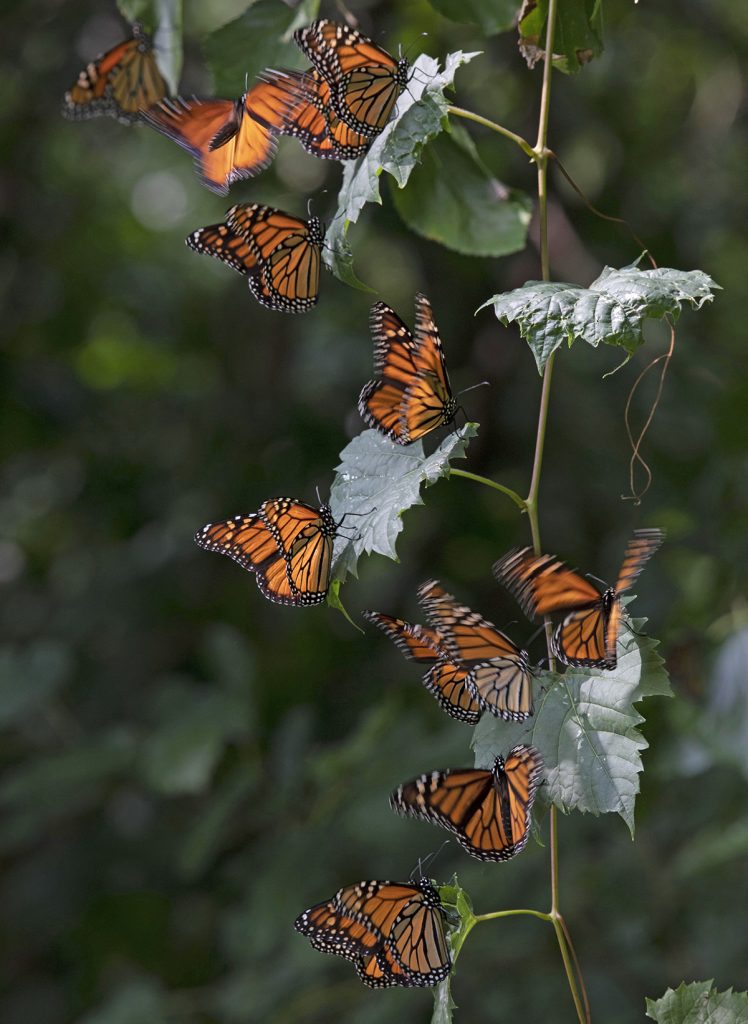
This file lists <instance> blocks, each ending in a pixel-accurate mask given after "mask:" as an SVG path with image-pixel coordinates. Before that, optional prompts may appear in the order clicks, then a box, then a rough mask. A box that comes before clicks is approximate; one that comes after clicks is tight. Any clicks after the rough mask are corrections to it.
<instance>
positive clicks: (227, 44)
mask: <svg viewBox="0 0 748 1024" xmlns="http://www.w3.org/2000/svg"><path fill="white" fill-rule="evenodd" d="M318 8H319V0H316V2H315V3H310V2H309V0H307V2H306V3H304V4H302V10H293V9H291V7H289V6H288V5H287V4H285V3H283V2H282V0H258V2H257V3H253V4H252V5H251V6H250V7H249V9H248V10H246V11H245V12H244V14H242V15H240V16H239V17H238V18H235V19H234V21H231V22H229V23H228V25H224V26H222V27H221V28H219V29H218V30H217V31H216V32H213V33H212V34H211V35H210V36H208V38H207V39H206V40H205V43H204V47H203V49H204V53H205V61H206V63H207V65H208V68H209V70H210V72H211V75H212V76H213V86H214V88H215V91H216V93H217V94H218V95H219V96H226V97H229V98H230V97H234V96H238V95H239V94H240V93H242V92H244V88H245V83H249V84H251V83H252V82H253V81H254V79H255V78H256V77H257V75H258V74H259V73H260V72H261V71H263V70H264V69H265V68H266V67H278V66H279V65H282V66H284V67H292V68H301V67H306V66H307V65H308V64H309V61H308V60H307V59H306V58H305V57H304V55H303V54H302V52H301V50H299V48H298V47H297V46H296V45H295V43H294V42H293V40H292V39H291V38H290V37H291V34H292V30H293V29H294V27H297V22H298V18H299V17H300V16H302V15H303V17H302V21H301V23H302V24H306V23H307V21H311V20H312V19H313V18H314V17H315V16H316V13H317V10H318Z"/></svg>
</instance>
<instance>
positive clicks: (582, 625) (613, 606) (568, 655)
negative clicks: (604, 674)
mask: <svg viewBox="0 0 748 1024" xmlns="http://www.w3.org/2000/svg"><path fill="white" fill-rule="evenodd" d="M619 614H620V613H619V604H618V599H617V598H616V596H615V593H614V592H613V591H612V590H606V592H605V593H604V594H603V597H602V601H600V602H598V603H597V604H595V605H593V606H592V607H591V608H581V609H580V610H579V611H573V612H569V614H568V615H566V616H565V617H564V619H563V621H562V622H561V623H560V625H558V626H557V627H556V630H555V632H554V634H553V653H554V654H555V656H556V657H557V658H558V659H559V661H562V662H563V663H564V664H565V665H576V666H580V667H585V666H586V667H594V668H604V669H608V670H610V669H614V668H615V667H616V652H615V640H616V637H617V634H618V622H619ZM614 620H615V621H614ZM611 626H612V635H613V644H612V650H609V645H608V640H607V637H608V635H609V634H610V633H611Z"/></svg>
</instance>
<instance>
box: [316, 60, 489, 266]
mask: <svg viewBox="0 0 748 1024" xmlns="http://www.w3.org/2000/svg"><path fill="white" fill-rule="evenodd" d="M477 56H478V54H477V53H463V52H462V51H461V50H458V51H457V52H456V53H450V54H447V58H446V60H445V62H444V70H443V71H440V70H439V62H438V61H437V60H435V59H434V58H433V57H429V56H428V55H427V54H425V53H422V54H421V55H420V56H419V57H418V58H417V60H416V61H415V62H414V63H413V65H412V67H411V70H410V75H409V78H408V88H407V89H406V90H405V91H404V92H403V93H401V95H400V96H399V98H398V101H397V108H396V111H395V115H394V116H393V118H392V119H391V120H390V121H389V123H388V124H387V125H386V127H385V129H384V131H383V132H382V133H381V134H380V135H378V136H377V138H376V139H375V140H374V142H373V143H372V145H371V147H370V148H369V151H368V152H367V153H365V154H364V156H361V157H359V158H358V160H350V161H348V162H347V163H346V164H345V166H344V169H343V183H342V185H341V187H340V192H339V194H338V210H337V213H336V214H335V217H334V219H333V221H332V223H331V224H330V227H329V228H328V229H327V237H326V244H325V248H324V250H323V259H324V261H325V263H326V265H327V266H328V267H329V269H330V270H331V271H332V272H333V274H335V276H336V277H338V278H339V279H340V280H341V281H344V282H346V283H348V282H349V278H350V274H351V272H352V271H351V267H350V250H348V253H347V254H346V247H345V245H344V242H345V237H346V234H347V231H348V227H349V225H351V224H355V222H356V221H357V220H358V218H359V215H360V213H361V211H362V210H363V208H364V206H366V204H367V203H379V204H380V205H381V203H382V197H381V194H380V191H379V177H380V175H381V173H382V171H387V173H388V174H391V175H392V177H394V178H395V180H396V181H397V184H398V186H399V187H400V188H404V187H405V185H406V184H407V182H408V178H409V177H410V173H411V171H412V170H413V168H414V167H415V165H416V164H417V163H418V161H419V159H420V156H421V150H422V149H423V147H424V146H425V145H426V143H427V142H428V141H429V139H432V138H434V137H435V136H436V135H438V134H439V133H440V132H441V131H443V130H444V127H445V126H446V124H447V108H448V107H449V100H448V99H447V98H446V96H445V95H444V90H445V89H446V88H447V87H449V86H450V85H451V84H452V82H453V81H454V76H455V72H456V71H457V68H458V67H459V66H460V65H461V64H467V63H468V61H471V60H472V59H473V57H477Z"/></svg>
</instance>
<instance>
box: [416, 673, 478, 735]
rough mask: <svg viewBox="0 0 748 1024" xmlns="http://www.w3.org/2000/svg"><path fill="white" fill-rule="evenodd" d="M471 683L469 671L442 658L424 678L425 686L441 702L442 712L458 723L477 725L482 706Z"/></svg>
mask: <svg viewBox="0 0 748 1024" xmlns="http://www.w3.org/2000/svg"><path fill="white" fill-rule="evenodd" d="M469 681H470V673H469V672H468V670H467V669H466V668H464V667H463V666H462V665H458V664H455V662H453V661H450V660H449V658H440V659H439V661H437V662H436V664H434V665H433V666H432V667H431V668H430V669H429V670H428V672H427V673H426V675H425V676H424V677H423V685H424V686H425V687H426V689H427V690H428V692H429V693H430V694H431V695H432V697H434V698H435V699H436V700H437V701H438V702H439V704H440V705H441V707H442V710H444V711H446V713H447V714H448V715H449V716H450V717H451V718H454V719H455V720H456V721H458V722H466V723H467V724H468V725H477V723H478V722H479V721H480V716H481V704H480V702H479V701H478V699H477V696H476V692H475V688H474V687H473V686H472V685H469Z"/></svg>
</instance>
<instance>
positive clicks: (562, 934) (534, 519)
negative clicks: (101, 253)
mask: <svg viewBox="0 0 748 1024" xmlns="http://www.w3.org/2000/svg"><path fill="white" fill-rule="evenodd" d="M556 14H557V0H549V3H548V25H547V29H546V37H545V61H544V64H543V89H542V93H541V97H540V116H539V118H538V138H537V142H536V144H535V150H534V152H535V159H536V163H537V171H538V221H539V226H540V265H541V272H542V278H543V280H544V281H550V278H551V268H550V259H549V247H548V158H549V150H548V148H547V139H548V119H549V115H550V103H551V80H552V76H553V43H554V36H555V28H556ZM554 356H555V353H554V354H553V355H552V356H551V358H550V359H549V360H548V363H547V364H546V367H545V371H544V373H543V385H542V389H541V393H540V409H539V411H538V430H537V435H536V438H535V455H534V458H533V466H532V477H531V480H530V489H529V492H528V495H527V498H526V500H525V507H526V508H527V515H528V519H529V521H530V532H531V535H532V544H533V548H534V550H535V553H536V554H540V552H541V544H540V524H539V520H538V496H539V493H540V477H541V473H542V468H543V451H544V448H545V435H546V428H547V424H548V406H549V402H550V393H551V380H552V378H553V365H554V362H555V359H554ZM545 634H546V643H547V646H548V659H549V664H550V666H551V669H553V668H554V658H553V650H552V646H551V626H550V622H549V621H548V620H546V623H545ZM549 817H550V844H549V845H550V855H551V911H550V915H549V917H550V920H551V922H552V924H553V928H554V931H555V933H556V939H557V941H558V947H559V950H560V952H561V959H562V960H563V963H564V970H565V971H566V977H567V980H568V983H569V990H570V991H571V996H572V999H573V1000H574V1007H575V1009H576V1011H577V1017H578V1018H579V1022H580V1024H589V1022H590V1020H591V1017H590V1007H589V1001H588V998H587V992H586V989H585V985H584V979H583V977H582V973H581V970H580V969H579V962H578V960H577V957H576V953H575V952H574V947H573V945H572V942H571V936H570V935H569V929H568V927H567V925H566V922H565V921H564V919H563V917H562V916H561V912H560V910H559V877H558V812H557V810H556V808H555V806H553V805H551V809H550V815H549ZM570 950H571V952H570ZM572 958H573V963H572ZM575 968H576V970H575ZM580 990H581V993H582V995H581V996H580Z"/></svg>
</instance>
